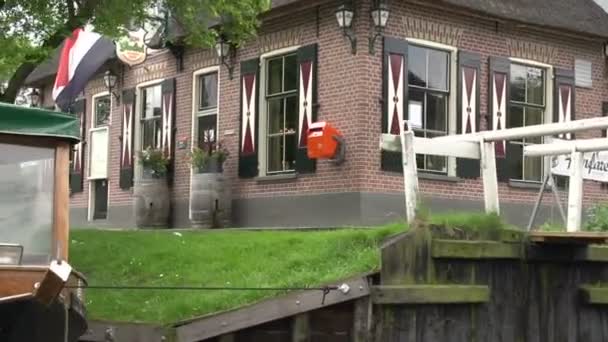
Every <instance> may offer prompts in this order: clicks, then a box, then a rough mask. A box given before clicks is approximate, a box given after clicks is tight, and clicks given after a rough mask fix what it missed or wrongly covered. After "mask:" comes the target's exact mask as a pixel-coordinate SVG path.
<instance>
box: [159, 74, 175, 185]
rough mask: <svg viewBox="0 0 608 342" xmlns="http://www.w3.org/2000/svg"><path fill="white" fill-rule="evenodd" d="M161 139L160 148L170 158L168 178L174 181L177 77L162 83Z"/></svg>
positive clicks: (169, 180)
mask: <svg viewBox="0 0 608 342" xmlns="http://www.w3.org/2000/svg"><path fill="white" fill-rule="evenodd" d="M161 94H162V95H161V96H162V97H161V125H162V126H161V129H162V131H161V141H160V148H161V150H162V151H163V153H164V155H165V157H167V158H168V159H169V165H168V173H167V180H168V182H169V184H172V183H173V173H174V166H175V161H174V159H175V158H174V156H175V99H176V96H175V78H169V79H166V80H164V81H163V83H162V84H161Z"/></svg>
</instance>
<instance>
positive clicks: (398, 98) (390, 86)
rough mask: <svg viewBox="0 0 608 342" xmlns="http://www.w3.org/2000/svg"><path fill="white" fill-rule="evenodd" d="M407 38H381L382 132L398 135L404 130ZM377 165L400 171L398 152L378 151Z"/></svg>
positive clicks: (401, 170)
mask: <svg viewBox="0 0 608 342" xmlns="http://www.w3.org/2000/svg"><path fill="white" fill-rule="evenodd" d="M406 56H407V41H406V40H402V39H396V38H392V37H385V38H384V59H383V80H384V81H383V90H384V110H383V115H382V133H390V134H394V135H399V134H401V133H402V132H403V130H404V129H407V127H406V125H405V122H406V120H407V60H406ZM381 168H382V170H385V171H393V172H403V165H402V158H401V153H400V152H388V151H382V161H381Z"/></svg>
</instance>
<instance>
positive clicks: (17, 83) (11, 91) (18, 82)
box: [0, 63, 36, 103]
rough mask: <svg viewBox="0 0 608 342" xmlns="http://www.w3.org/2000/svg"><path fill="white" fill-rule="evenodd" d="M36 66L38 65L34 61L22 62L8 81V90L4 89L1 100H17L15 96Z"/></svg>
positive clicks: (11, 101)
mask: <svg viewBox="0 0 608 342" xmlns="http://www.w3.org/2000/svg"><path fill="white" fill-rule="evenodd" d="M34 68H36V65H35V64H34V63H23V64H21V65H20V66H19V67H18V68H17V70H16V71H15V73H14V74H13V76H12V77H11V79H10V81H9V82H8V86H7V87H6V90H5V91H4V93H3V94H2V96H0V102H9V103H13V102H15V98H16V97H17V94H18V93H19V90H20V89H21V87H22V86H23V83H24V82H25V79H26V78H27V76H28V75H29V74H30V73H31V72H32V71H33V70H34Z"/></svg>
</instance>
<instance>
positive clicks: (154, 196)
mask: <svg viewBox="0 0 608 342" xmlns="http://www.w3.org/2000/svg"><path fill="white" fill-rule="evenodd" d="M133 192H134V196H133V197H134V200H133V201H134V209H135V224H136V225H137V227H139V228H154V227H168V226H169V213H170V210H171V201H170V199H169V187H168V186H167V180H166V179H165V178H160V179H157V178H149V179H141V180H138V181H136V182H135V186H134V189H133Z"/></svg>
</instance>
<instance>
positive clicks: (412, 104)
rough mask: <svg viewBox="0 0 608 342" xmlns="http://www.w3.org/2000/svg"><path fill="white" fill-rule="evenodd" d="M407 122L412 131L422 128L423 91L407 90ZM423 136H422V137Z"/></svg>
mask: <svg viewBox="0 0 608 342" xmlns="http://www.w3.org/2000/svg"><path fill="white" fill-rule="evenodd" d="M409 91H410V93H409V102H408V113H407V114H408V121H409V122H410V125H411V126H412V129H423V128H424V110H425V109H424V91H422V90H418V89H414V88H412V89H410V90H409ZM423 136H424V135H423Z"/></svg>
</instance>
